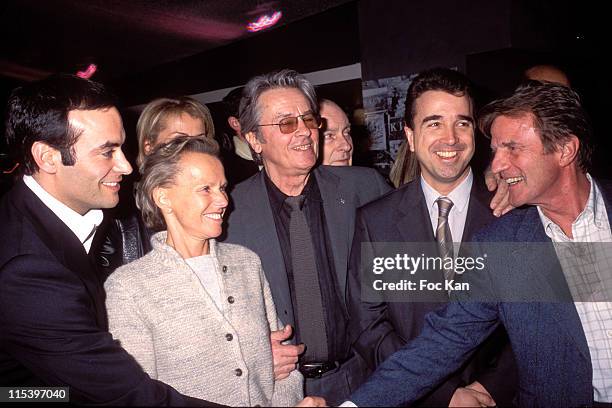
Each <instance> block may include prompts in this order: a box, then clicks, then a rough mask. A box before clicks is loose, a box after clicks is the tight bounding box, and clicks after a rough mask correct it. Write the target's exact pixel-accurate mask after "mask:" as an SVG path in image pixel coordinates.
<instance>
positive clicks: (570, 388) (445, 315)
mask: <svg viewBox="0 0 612 408" xmlns="http://www.w3.org/2000/svg"><path fill="white" fill-rule="evenodd" d="M480 125H481V128H482V129H483V131H484V133H485V134H490V135H491V137H492V139H491V147H492V149H493V151H494V153H495V157H494V160H493V163H492V169H493V171H494V172H496V173H498V174H500V176H501V177H502V178H503V179H504V180H505V181H506V182H507V183H508V184H509V186H510V202H511V204H512V205H514V206H516V207H521V206H525V207H522V208H519V209H516V210H514V211H512V212H511V213H510V214H508V215H506V216H504V217H502V218H501V219H499V220H495V221H494V222H492V223H491V224H489V226H487V227H486V228H485V229H484V230H482V231H481V232H479V233H478V234H476V236H475V240H476V241H478V242H479V243H480V244H479V247H480V248H477V251H476V252H475V254H476V255H484V254H487V253H488V254H489V257H488V258H487V262H486V267H485V268H484V269H483V270H482V271H481V272H476V271H471V272H466V277H465V278H466V282H467V283H470V284H471V286H470V288H469V290H464V291H463V292H457V293H455V292H454V294H456V300H457V301H456V302H452V303H449V305H448V306H447V307H446V308H445V309H442V310H439V311H437V312H433V313H431V314H429V315H428V316H427V318H426V324H425V328H424V329H423V333H422V334H421V336H419V337H418V338H417V339H415V340H413V341H412V342H410V343H408V345H406V346H405V347H404V348H402V349H401V350H400V351H398V352H397V353H395V354H393V355H392V356H391V357H390V358H389V359H387V361H385V363H383V364H382V365H381V366H380V367H379V369H378V371H377V372H376V373H375V374H374V375H373V376H372V377H371V378H370V379H369V381H368V382H367V383H366V384H364V385H363V386H362V387H361V388H360V389H359V390H358V391H357V392H356V393H355V394H353V395H352V397H351V401H352V402H353V403H355V404H357V405H358V406H372V405H384V406H388V405H397V404H400V403H403V402H410V401H415V400H418V399H419V398H420V397H421V396H422V395H424V394H426V393H427V392H429V390H431V389H432V388H433V387H435V386H436V384H438V383H440V381H442V380H443V379H444V378H445V377H446V376H447V375H448V374H449V373H451V372H453V371H454V370H456V369H457V368H458V367H460V366H461V365H462V364H463V363H464V362H465V361H466V359H467V358H469V356H470V355H471V353H472V351H473V350H474V349H475V348H476V347H477V346H478V345H479V344H480V343H481V342H482V341H483V340H484V339H485V338H486V337H487V336H488V335H489V334H490V333H491V332H492V331H493V330H494V329H495V328H496V327H497V326H498V325H500V324H501V325H503V326H504V327H505V328H506V330H507V332H508V336H509V338H510V341H511V344H512V350H513V352H514V355H515V358H516V364H517V369H518V375H519V384H520V385H519V388H518V393H517V394H518V395H517V399H516V403H517V405H518V406H545V407H552V406H570V407H572V406H594V405H595V406H598V405H600V406H609V405H610V403H612V377H611V375H610V373H612V361H611V360H610V357H609V352H610V349H612V336H611V335H610V330H609V327H610V326H609V324H610V321H612V302H610V294H609V292H608V293H605V292H604V297H603V298H602V297H595V298H593V297H591V295H592V294H597V293H601V292H598V290H599V289H600V287H599V286H598V285H596V286H595V287H593V288H590V289H591V290H589V291H588V293H589V295H588V296H587V297H585V296H584V294H583V293H581V291H582V290H584V288H585V287H586V288H587V289H588V288H589V287H588V286H585V285H584V283H585V282H596V283H597V282H604V283H605V282H606V279H608V280H609V278H610V268H609V264H610V255H609V254H610V251H609V250H607V251H606V250H604V251H599V252H593V253H592V254H594V257H592V258H591V257H590V256H589V257H586V256H584V254H585V252H584V251H585V248H586V247H584V245H583V243H602V242H607V243H610V242H612V232H611V229H610V217H611V216H612V186H611V185H610V184H609V183H604V182H598V181H596V180H595V179H594V178H592V177H591V176H590V175H589V174H588V173H587V169H588V166H589V158H590V151H591V150H590V148H589V139H590V126H589V123H588V120H587V117H586V114H585V112H584V111H583V109H582V106H581V104H580V99H579V97H578V95H577V94H576V93H575V92H574V91H572V90H571V89H569V88H566V87H564V86H561V85H556V84H552V83H541V82H531V83H527V84H525V85H523V86H521V87H519V88H518V89H517V90H516V91H515V93H514V94H513V95H512V96H510V97H508V98H506V99H501V100H498V101H494V102H492V103H491V104H489V105H487V107H485V109H484V111H483V113H482V115H481V119H480ZM512 242H515V243H516V244H514V245H511V244H509V243H512ZM538 243H539V244H538ZM568 244H569V246H568ZM496 245H497V247H496ZM600 245H601V244H600ZM608 245H609V244H608ZM568 249H569V250H570V253H571V255H568V252H567V251H568ZM576 249H580V251H575V250H576ZM577 261H578V262H577ZM602 264H603V265H604V267H603V268H602V267H600V266H601V265H602ZM606 265H607V266H606ZM593 277H596V278H597V279H593ZM576 282H582V284H581V285H576V284H575V283H576ZM568 299H569V300H570V301H567V300H568ZM572 300H573V301H572ZM586 300H588V301H586ZM347 405H348V403H347Z"/></svg>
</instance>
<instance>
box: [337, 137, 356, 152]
mask: <svg viewBox="0 0 612 408" xmlns="http://www.w3.org/2000/svg"><path fill="white" fill-rule="evenodd" d="M338 148H339V149H340V150H341V151H343V152H347V153H350V152H351V150H353V139H352V138H351V135H345V134H342V135H341V136H340V141H339V146H338Z"/></svg>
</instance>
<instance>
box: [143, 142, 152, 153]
mask: <svg viewBox="0 0 612 408" xmlns="http://www.w3.org/2000/svg"><path fill="white" fill-rule="evenodd" d="M143 150H144V155H145V156H147V155H148V154H149V153H151V150H153V146H152V145H151V141H150V140H145V142H144V146H143Z"/></svg>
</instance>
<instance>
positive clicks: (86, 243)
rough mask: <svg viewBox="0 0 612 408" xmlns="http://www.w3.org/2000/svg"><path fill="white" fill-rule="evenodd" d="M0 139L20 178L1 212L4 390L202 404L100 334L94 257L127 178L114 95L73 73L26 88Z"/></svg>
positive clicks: (99, 400) (100, 298) (101, 311)
mask: <svg viewBox="0 0 612 408" xmlns="http://www.w3.org/2000/svg"><path fill="white" fill-rule="evenodd" d="M6 137H7V142H8V146H9V149H10V151H11V152H12V153H14V154H15V156H16V157H15V158H16V160H17V161H18V163H19V169H21V171H22V172H23V178H22V179H20V180H19V181H17V183H16V184H15V186H14V187H13V188H12V189H11V191H9V192H8V193H7V194H6V195H5V196H3V198H2V202H1V203H0V225H1V226H2V234H1V235H0V385H1V386H5V387H9V386H10V387H17V386H30V387H32V386H40V387H48V386H64V387H69V395H70V401H71V402H73V403H77V404H85V403H91V404H110V405H137V406H151V405H176V406H185V405H190V406H199V405H205V404H206V401H201V400H196V399H193V398H190V397H186V396H183V395H181V394H179V393H178V392H177V391H175V390H174V389H173V388H171V387H170V386H167V385H165V384H163V383H161V382H158V381H154V380H152V379H151V378H150V377H149V376H148V375H146V374H145V373H144V372H143V371H142V369H141V368H140V366H139V365H138V364H137V363H136V361H135V360H134V359H133V358H132V357H131V356H130V355H129V354H128V353H127V352H126V351H125V350H123V349H122V348H121V347H120V346H119V345H118V344H117V343H116V342H114V341H113V339H112V337H111V335H110V333H109V332H108V331H107V328H108V327H107V319H106V311H105V308H104V290H103V286H102V284H103V283H102V282H101V280H100V275H99V274H98V273H97V272H96V269H95V263H94V260H93V259H92V256H90V254H92V253H94V250H95V248H96V247H97V246H98V245H99V244H100V243H101V240H102V238H103V237H104V233H103V232H102V231H99V230H100V229H103V228H104V222H103V214H102V211H101V209H102V208H112V207H114V206H115V205H117V202H118V200H119V195H118V193H119V187H120V183H121V179H122V177H123V176H125V175H127V174H130V173H131V171H132V167H131V166H130V164H129V163H128V161H127V160H126V159H125V156H124V155H123V152H122V151H121V145H122V144H123V142H124V140H125V132H124V130H123V125H122V121H121V117H120V115H119V112H118V111H117V109H116V108H115V102H114V99H113V97H112V96H111V95H110V94H109V93H108V91H107V90H106V89H105V88H104V87H103V86H102V85H100V84H98V83H95V82H93V81H89V80H86V79H81V78H78V77H75V76H68V75H59V76H52V77H49V78H47V79H44V80H42V81H39V82H34V83H31V84H27V85H24V86H23V87H21V88H17V89H16V90H15V91H13V93H12V95H11V97H10V99H9V102H8V109H7V121H6ZM96 231H98V232H96ZM211 405H215V404H211Z"/></svg>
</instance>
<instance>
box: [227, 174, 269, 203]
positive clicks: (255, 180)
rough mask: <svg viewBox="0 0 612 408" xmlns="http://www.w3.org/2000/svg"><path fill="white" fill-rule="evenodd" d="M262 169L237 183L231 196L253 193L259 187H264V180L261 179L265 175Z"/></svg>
mask: <svg viewBox="0 0 612 408" xmlns="http://www.w3.org/2000/svg"><path fill="white" fill-rule="evenodd" d="M262 171H263V170H262ZM262 171H260V172H257V173H255V174H254V175H252V176H251V177H249V178H248V179H246V180H244V181H242V182H240V183H238V184H236V186H235V187H234V188H233V189H232V191H231V196H232V197H242V196H247V195H249V194H252V193H253V191H257V190H258V189H261V188H262V187H264V184H263V180H262V179H261V178H262V176H263V173H262Z"/></svg>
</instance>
